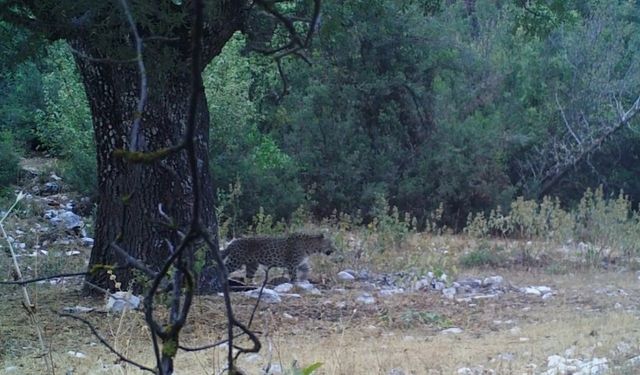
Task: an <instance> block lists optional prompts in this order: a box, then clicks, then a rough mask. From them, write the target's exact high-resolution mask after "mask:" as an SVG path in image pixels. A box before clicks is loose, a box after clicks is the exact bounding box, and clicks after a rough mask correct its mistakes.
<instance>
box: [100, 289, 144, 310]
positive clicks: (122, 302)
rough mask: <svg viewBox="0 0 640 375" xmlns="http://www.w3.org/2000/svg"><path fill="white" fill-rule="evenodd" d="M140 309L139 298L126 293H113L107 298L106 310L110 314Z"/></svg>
mask: <svg viewBox="0 0 640 375" xmlns="http://www.w3.org/2000/svg"><path fill="white" fill-rule="evenodd" d="M138 307H140V297H138V296H135V295H133V294H131V293H128V292H115V293H113V294H111V295H110V296H109V300H108V301H107V306H106V309H107V310H108V311H112V312H122V311H124V310H125V309H128V310H135V309H137V308H138Z"/></svg>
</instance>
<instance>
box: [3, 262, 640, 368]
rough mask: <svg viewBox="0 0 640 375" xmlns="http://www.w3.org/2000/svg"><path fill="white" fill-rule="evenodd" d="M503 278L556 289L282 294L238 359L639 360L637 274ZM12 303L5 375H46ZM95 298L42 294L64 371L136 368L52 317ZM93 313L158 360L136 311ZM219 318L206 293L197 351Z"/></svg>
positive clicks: (202, 359)
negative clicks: (438, 319) (540, 292)
mask: <svg viewBox="0 0 640 375" xmlns="http://www.w3.org/2000/svg"><path fill="white" fill-rule="evenodd" d="M467 272H468V273H469V274H474V275H478V274H479V272H478V271H467ZM484 274H486V272H485V273H484ZM502 274H503V276H505V278H506V279H507V280H509V281H510V282H512V283H514V284H517V285H549V286H551V287H552V288H553V289H554V290H557V291H558V294H557V295H556V296H554V298H552V299H550V300H547V301H541V300H540V299H539V298H536V297H527V296H523V295H521V294H515V293H510V294H507V295H505V296H503V297H502V298H500V299H498V300H487V301H483V302H479V303H477V304H476V305H472V306H470V305H469V304H468V303H458V302H453V301H449V300H445V299H443V298H441V297H440V296H438V295H436V294H435V293H424V292H421V293H418V294H412V293H407V294H404V295H398V296H394V297H390V298H388V299H379V300H378V303H377V304H376V305H369V306H361V305H357V304H355V303H354V302H352V301H353V299H354V296H355V295H356V294H357V293H358V292H359V289H357V288H354V289H347V290H346V291H344V292H328V291H325V293H324V295H323V296H321V297H314V296H303V298H300V299H287V300H285V301H284V302H283V303H281V304H276V305H263V306H261V307H260V309H259V312H258V315H257V321H256V323H255V328H256V329H257V330H259V331H261V332H262V337H263V343H264V347H265V349H264V350H263V351H262V353H261V356H260V358H259V359H256V357H253V359H252V360H251V361H248V360H243V361H241V366H242V367H243V368H245V369H246V370H247V371H248V373H251V374H256V373H259V368H260V367H261V366H263V365H265V364H266V363H267V362H268V361H269V358H271V362H272V363H275V364H282V366H283V368H285V369H287V368H290V365H291V363H292V362H293V361H297V363H299V364H307V365H308V364H311V363H314V362H322V363H323V366H322V367H321V368H320V370H319V371H318V372H317V373H318V374H387V373H388V371H389V370H390V369H392V368H401V369H404V371H405V373H407V374H409V373H411V374H451V373H454V372H455V370H456V369H457V368H460V367H475V366H479V365H482V366H484V367H485V368H491V369H494V370H496V371H497V373H499V374H516V373H524V374H529V373H530V374H535V373H539V372H540V371H541V370H542V369H544V368H545V363H546V358H547V356H549V355H552V354H561V355H563V353H564V352H565V351H566V350H567V349H571V348H574V353H575V354H574V356H573V357H574V358H591V357H607V358H609V360H610V361H613V362H614V363H616V362H620V363H621V362H622V361H623V360H624V359H626V358H627V357H629V356H631V355H634V354H635V355H637V354H638V353H639V348H640V325H639V324H638V306H639V305H640V304H639V302H640V301H639V296H640V288H639V286H638V281H637V280H636V279H635V277H634V275H633V274H630V273H613V272H604V273H603V272H596V271H592V272H585V273H580V274H572V275H547V274H544V273H536V272H526V273H519V272H517V273H516V272H508V271H505V272H502ZM621 290H623V291H624V293H623V292H621ZM5 296H6V298H5V302H4V304H3V305H2V310H3V311H2V312H0V316H2V317H3V318H2V328H0V338H1V340H0V342H2V346H1V347H0V353H1V355H2V357H0V359H1V360H2V362H3V363H4V366H3V367H2V368H0V371H3V369H4V368H6V367H7V366H17V367H18V372H16V373H20V374H39V373H41V372H42V369H41V363H42V362H41V361H40V360H38V359H36V358H34V357H33V354H34V353H35V352H36V350H35V349H34V345H35V342H34V340H33V337H31V336H32V333H31V332H32V330H31V328H30V327H29V325H28V320H27V318H26V316H24V314H22V313H21V309H20V307H19V304H18V302H17V301H18V300H19V295H18V294H17V293H14V292H11V293H9V295H6V294H5ZM234 300H235V303H236V306H237V311H238V314H239V316H240V317H242V318H243V319H245V320H246V319H247V318H248V315H249V313H250V310H251V307H252V305H251V302H252V301H250V300H247V299H245V298H244V297H242V296H234ZM100 302H101V301H96V300H85V299H83V298H82V297H81V296H79V295H78V294H77V293H76V292H74V291H73V290H69V289H60V288H48V289H47V290H46V293H44V292H41V293H40V301H39V304H40V306H41V310H40V313H41V320H42V321H44V322H45V332H46V334H47V336H48V339H49V342H51V345H52V350H53V352H54V354H53V359H54V362H55V364H56V366H57V373H64V372H66V371H68V370H69V369H73V370H74V373H76V374H94V373H95V374H98V373H100V374H137V373H139V372H138V371H136V370H134V369H132V368H131V367H130V366H124V365H119V364H118V365H116V364H115V363H116V361H115V357H114V356H113V355H111V354H109V353H108V352H107V351H106V349H105V348H103V347H102V346H100V345H96V344H95V343H96V342H97V340H96V339H95V338H93V337H92V336H91V334H90V332H89V331H88V330H87V329H86V327H84V326H82V325H81V324H80V323H78V322H74V321H71V320H69V319H63V318H60V317H58V316H57V315H55V314H54V313H52V312H51V311H50V309H55V310H60V309H61V308H62V307H64V306H74V305H76V304H81V305H96V304H100ZM340 302H344V303H346V306H342V305H341V304H340ZM617 303H618V304H620V305H617V306H616V304H617ZM407 311H422V312H430V313H432V314H436V315H439V316H443V317H446V318H447V319H449V320H450V322H451V324H453V325H455V326H458V327H461V328H463V329H464V332H463V333H462V334H459V335H451V336H446V335H441V334H439V331H440V330H441V328H443V327H441V326H439V325H438V324H432V323H425V322H424V321H421V320H419V319H413V320H412V319H407V316H408V315H407ZM88 316H89V317H90V319H91V320H92V321H94V322H95V323H96V325H97V326H98V327H99V328H100V330H101V332H103V334H104V336H105V337H107V338H108V339H109V340H110V341H111V342H114V343H115V345H116V346H117V347H118V349H119V350H122V351H123V352H124V353H126V354H127V355H129V356H131V358H134V359H136V360H139V361H141V362H145V363H147V364H149V363H152V362H151V359H152V357H151V352H150V350H149V345H148V341H147V334H146V332H147V331H146V327H145V325H144V322H143V319H142V314H141V313H140V312H129V313H127V315H126V316H125V317H121V316H112V315H107V314H103V313H95V312H94V313H90V314H88ZM223 322H224V320H223V316H222V303H221V301H220V298H218V297H202V298H199V299H198V300H197V302H196V305H195V308H194V309H193V314H192V320H191V322H190V324H189V326H188V327H187V329H186V331H185V334H184V335H183V336H182V338H183V339H184V340H185V343H188V344H191V345H197V344H201V343H205V342H208V341H213V340H217V339H219V338H221V337H222V336H223V332H224V324H223ZM505 322H506V323H505ZM621 342H624V343H627V344H628V345H630V347H631V348H632V352H631V353H618V352H616V347H617V346H618V345H619V344H620V343H621ZM69 351H80V352H82V353H84V354H86V355H87V358H74V357H72V356H71V355H69V354H68V352H69ZM224 358H225V352H224V350H223V349H217V350H209V351H207V352H204V353H181V354H180V355H179V359H178V361H177V369H179V373H181V374H185V373H188V374H212V373H217V371H219V370H221V369H222V367H223V364H224ZM247 358H249V359H251V358H252V357H247Z"/></svg>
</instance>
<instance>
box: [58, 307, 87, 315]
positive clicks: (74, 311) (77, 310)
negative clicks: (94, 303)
mask: <svg viewBox="0 0 640 375" xmlns="http://www.w3.org/2000/svg"><path fill="white" fill-rule="evenodd" d="M93 310H95V309H94V308H93V307H85V306H74V307H65V308H64V309H63V311H64V312H67V313H71V314H81V313H89V312H92V311H93Z"/></svg>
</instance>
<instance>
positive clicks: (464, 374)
mask: <svg viewBox="0 0 640 375" xmlns="http://www.w3.org/2000/svg"><path fill="white" fill-rule="evenodd" d="M456 374H458V375H473V370H472V369H470V368H468V367H461V368H459V369H458V371H456Z"/></svg>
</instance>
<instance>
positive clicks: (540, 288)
mask: <svg viewBox="0 0 640 375" xmlns="http://www.w3.org/2000/svg"><path fill="white" fill-rule="evenodd" d="M532 288H535V289H538V291H539V292H540V293H542V294H545V293H551V288H549V287H548V286H534V287H532Z"/></svg>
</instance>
